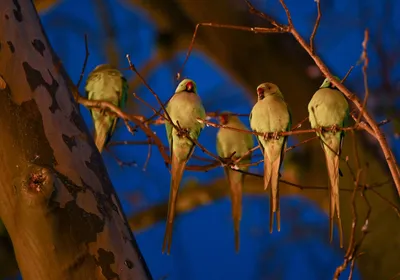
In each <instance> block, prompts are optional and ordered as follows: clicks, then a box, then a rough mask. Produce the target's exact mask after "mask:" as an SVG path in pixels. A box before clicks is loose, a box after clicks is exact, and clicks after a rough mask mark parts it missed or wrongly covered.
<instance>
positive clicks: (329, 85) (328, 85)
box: [319, 76, 340, 89]
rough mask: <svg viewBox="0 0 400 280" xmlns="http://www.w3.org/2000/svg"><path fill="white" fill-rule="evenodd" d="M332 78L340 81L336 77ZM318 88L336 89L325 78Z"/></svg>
mask: <svg viewBox="0 0 400 280" xmlns="http://www.w3.org/2000/svg"><path fill="white" fill-rule="evenodd" d="M333 77H335V79H336V80H338V81H340V79H339V77H338V76H333ZM319 88H330V89H336V86H335V85H334V84H332V82H331V80H330V79H329V78H326V79H325V80H324V81H323V83H322V85H321V86H320V87H319Z"/></svg>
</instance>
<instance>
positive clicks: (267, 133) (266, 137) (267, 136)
mask: <svg viewBox="0 0 400 280" xmlns="http://www.w3.org/2000/svg"><path fill="white" fill-rule="evenodd" d="M263 137H264V140H268V138H269V132H265V133H264V135H263Z"/></svg>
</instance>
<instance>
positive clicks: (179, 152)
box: [162, 79, 206, 254]
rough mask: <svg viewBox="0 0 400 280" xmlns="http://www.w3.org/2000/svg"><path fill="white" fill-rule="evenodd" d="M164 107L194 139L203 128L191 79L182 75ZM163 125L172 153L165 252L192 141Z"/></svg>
mask: <svg viewBox="0 0 400 280" xmlns="http://www.w3.org/2000/svg"><path fill="white" fill-rule="evenodd" d="M166 111H167V113H168V114H169V116H170V117H171V120H172V122H173V123H174V124H175V125H176V126H177V127H180V128H181V129H183V130H185V131H187V132H188V134H189V137H190V138H191V139H193V140H197V138H198V137H199V135H200V132H201V131H202V130H203V128H204V124H203V123H199V122H198V121H197V118H200V119H203V120H204V119H205V117H206V112H205V110H204V107H203V105H202V103H201V99H200V96H199V95H198V94H197V85H196V83H195V82H194V81H193V80H190V79H184V80H183V81H181V82H180V83H179V85H178V86H177V88H176V90H175V94H174V95H173V96H172V98H171V100H170V101H169V102H168V105H167V107H166ZM165 128H166V131H167V137H168V143H169V147H170V153H171V186H170V194H169V203H168V217H167V224H166V230H165V235H164V242H163V248H162V251H163V252H164V251H165V247H166V246H167V247H168V251H167V253H168V254H169V253H170V251H171V243H172V228H173V223H174V216H175V206H176V200H177V195H178V189H179V185H180V182H181V179H182V175H183V171H184V169H185V166H186V163H187V162H188V160H189V159H190V157H191V156H192V154H193V151H194V148H195V144H194V143H193V142H192V141H191V140H189V139H188V138H187V137H185V136H184V135H182V133H179V130H177V129H175V128H174V127H173V126H172V125H171V124H170V123H169V122H168V121H166V122H165Z"/></svg>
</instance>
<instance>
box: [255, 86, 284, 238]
mask: <svg viewBox="0 0 400 280" xmlns="http://www.w3.org/2000/svg"><path fill="white" fill-rule="evenodd" d="M257 95H258V101H257V103H256V104H255V105H254V107H253V109H252V111H251V114H250V126H251V129H252V130H253V131H256V132H261V133H271V132H273V133H274V135H273V137H272V138H269V139H268V138H267V137H265V136H257V140H258V142H259V144H260V147H261V151H262V153H263V155H264V189H267V188H268V186H269V185H271V190H270V194H271V195H270V198H271V203H270V223H269V231H270V233H272V231H273V225H274V213H276V221H277V229H278V231H280V230H281V215H280V206H279V188H278V184H279V177H280V174H279V169H280V167H281V165H282V162H283V158H284V154H285V148H286V143H287V136H284V137H277V134H278V133H279V132H284V131H289V130H290V129H291V126H292V117H291V114H290V110H289V108H288V106H287V104H286V102H285V100H284V98H283V94H282V93H281V91H280V90H279V88H278V86H277V85H275V84H273V83H263V84H261V85H259V86H258V87H257Z"/></svg>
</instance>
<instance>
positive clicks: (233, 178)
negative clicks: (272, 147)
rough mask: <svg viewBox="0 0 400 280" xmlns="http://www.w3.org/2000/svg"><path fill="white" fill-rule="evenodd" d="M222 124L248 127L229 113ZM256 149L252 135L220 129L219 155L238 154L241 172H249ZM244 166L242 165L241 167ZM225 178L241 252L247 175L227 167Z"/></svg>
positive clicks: (218, 140)
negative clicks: (254, 149) (244, 191)
mask: <svg viewBox="0 0 400 280" xmlns="http://www.w3.org/2000/svg"><path fill="white" fill-rule="evenodd" d="M219 120H220V124H221V125H226V126H229V127H233V128H237V129H241V130H247V127H246V126H245V125H244V124H243V123H242V122H241V121H240V119H239V118H238V117H237V116H232V115H230V114H229V112H223V113H222V114H221V115H220V118H219ZM253 147H254V141H253V136H252V135H251V134H247V133H243V132H239V131H235V130H231V129H224V128H220V129H219V131H218V133H217V153H218V155H219V156H220V157H222V158H228V157H230V156H231V155H232V153H234V152H236V153H235V155H234V156H233V159H239V158H241V157H242V156H243V159H242V160H241V161H240V162H239V163H238V164H237V166H238V167H239V170H242V171H247V170H248V169H249V166H248V165H247V164H249V163H250V162H251V152H250V153H249V150H251V149H252V148H253ZM241 164H242V165H241ZM225 176H226V178H227V180H228V183H229V187H230V194H231V201H232V217H233V221H234V232H235V249H236V252H238V251H239V228H240V220H241V218H242V189H243V183H244V177H245V174H243V173H240V172H238V171H235V170H232V169H231V168H229V167H225Z"/></svg>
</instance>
